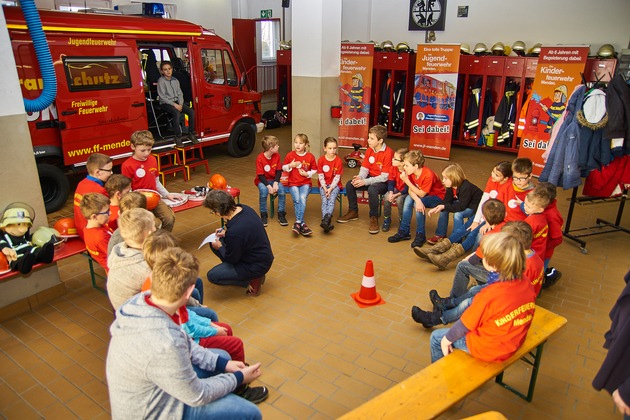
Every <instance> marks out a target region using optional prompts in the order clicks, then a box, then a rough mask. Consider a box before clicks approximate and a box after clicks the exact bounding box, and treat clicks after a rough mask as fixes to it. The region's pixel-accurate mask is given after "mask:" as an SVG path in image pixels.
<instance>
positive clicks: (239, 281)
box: [207, 246, 252, 287]
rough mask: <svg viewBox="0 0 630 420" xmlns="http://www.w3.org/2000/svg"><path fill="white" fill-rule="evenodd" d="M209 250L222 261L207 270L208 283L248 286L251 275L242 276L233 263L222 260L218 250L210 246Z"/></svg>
mask: <svg viewBox="0 0 630 420" xmlns="http://www.w3.org/2000/svg"><path fill="white" fill-rule="evenodd" d="M210 250H212V252H213V253H214V255H216V256H217V257H219V259H220V260H221V261H222V262H221V264H219V265H215V266H214V267H212V268H211V269H210V270H209V271H208V274H207V277H208V281H209V282H210V283H214V284H218V285H219V286H241V287H247V286H249V283H250V282H251V281H252V278H251V277H248V278H242V277H241V276H240V275H239V274H238V272H237V271H236V267H235V266H234V264H232V263H229V262H225V261H223V256H222V254H221V252H220V251H217V250H216V249H214V248H212V246H211V247H210Z"/></svg>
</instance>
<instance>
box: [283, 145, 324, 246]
mask: <svg viewBox="0 0 630 420" xmlns="http://www.w3.org/2000/svg"><path fill="white" fill-rule="evenodd" d="M309 147H310V142H309V141H308V136H307V135H306V134H298V135H297V136H295V139H293V150H292V151H290V152H289V153H287V156H286V157H285V158H284V165H283V166H282V169H283V170H284V171H286V172H288V173H289V180H288V186H289V192H290V193H291V198H293V208H294V209H295V223H294V224H293V229H292V230H293V232H295V233H297V234H300V235H302V236H310V235H312V234H313V231H312V230H311V229H310V228H309V227H308V226H307V225H306V223H304V212H305V211H306V200H307V198H308V195H309V194H310V192H311V177H312V176H313V175H315V173H316V172H317V162H316V161H315V156H313V154H312V153H311V152H309V151H308V150H309Z"/></svg>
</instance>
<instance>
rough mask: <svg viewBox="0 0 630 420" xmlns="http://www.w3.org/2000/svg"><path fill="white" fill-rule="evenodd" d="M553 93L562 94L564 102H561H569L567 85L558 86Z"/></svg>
mask: <svg viewBox="0 0 630 420" xmlns="http://www.w3.org/2000/svg"><path fill="white" fill-rule="evenodd" d="M553 91H554V92H560V93H562V100H561V101H562V102H563V103H564V102H566V101H567V95H568V94H569V91H568V90H567V87H566V85H560V86H557V87H556V88H555V89H554V90H553Z"/></svg>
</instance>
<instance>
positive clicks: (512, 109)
mask: <svg viewBox="0 0 630 420" xmlns="http://www.w3.org/2000/svg"><path fill="white" fill-rule="evenodd" d="M519 90H520V85H519V84H518V83H517V82H515V81H509V82H508V84H507V85H506V86H505V92H504V93H503V97H502V98H501V102H499V107H498V108H497V113H496V115H495V116H494V131H495V139H496V141H497V142H498V143H499V145H501V146H505V147H512V139H513V138H514V123H515V122H516V103H517V98H518V92H519Z"/></svg>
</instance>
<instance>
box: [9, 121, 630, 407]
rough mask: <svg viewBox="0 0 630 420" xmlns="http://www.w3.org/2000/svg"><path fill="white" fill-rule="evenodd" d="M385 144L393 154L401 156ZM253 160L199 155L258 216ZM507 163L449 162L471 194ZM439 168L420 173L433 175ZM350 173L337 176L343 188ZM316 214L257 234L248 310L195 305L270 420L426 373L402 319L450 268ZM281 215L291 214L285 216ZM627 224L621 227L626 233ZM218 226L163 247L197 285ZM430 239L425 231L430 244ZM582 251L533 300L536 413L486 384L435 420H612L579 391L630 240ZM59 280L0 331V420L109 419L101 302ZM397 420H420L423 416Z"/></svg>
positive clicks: (67, 274)
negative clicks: (231, 336) (298, 232)
mask: <svg viewBox="0 0 630 420" xmlns="http://www.w3.org/2000/svg"><path fill="white" fill-rule="evenodd" d="M268 133H269V134H275V135H277V136H278V137H280V138H281V153H283V154H284V153H286V152H287V151H288V149H289V147H290V141H291V138H290V133H291V132H290V128H281V129H277V130H274V131H269V132H268ZM389 144H390V145H391V146H392V147H394V148H397V147H402V146H404V145H405V144H406V142H405V141H403V140H392V141H390V142H389ZM256 153H258V150H256ZM256 153H254V154H252V155H251V156H249V157H246V158H242V159H233V158H230V157H229V156H228V155H227V153H226V150H225V147H224V146H217V147H214V148H210V149H208V150H207V156H210V165H211V171H212V172H213V173H214V172H220V173H221V174H223V175H224V176H225V177H226V178H227V179H228V181H229V183H230V184H231V185H232V186H236V187H238V188H240V189H241V202H242V203H246V204H249V205H251V206H253V207H254V208H256V209H257V208H258V203H257V199H258V197H257V190H256V188H254V186H253V182H252V181H253V178H254V159H255V156H256ZM345 153H347V150H342V151H341V155H344V154H345ZM512 158H513V156H512V155H503V154H497V153H491V152H485V151H480V150H469V149H459V148H456V149H454V150H453V151H452V161H454V162H458V163H460V164H462V166H463V167H464V169H465V170H466V172H467V174H468V176H469V178H470V179H472V180H473V181H474V182H476V183H477V184H478V185H481V186H482V187H483V185H484V184H485V181H486V179H487V176H488V175H489V173H490V170H491V168H492V166H493V164H494V163H496V162H497V161H499V160H503V159H512ZM444 165H445V162H443V161H438V160H428V166H429V167H431V168H433V169H434V170H440V168H442V167H443V166H444ZM356 171H357V170H356V169H355V170H349V169H346V173H345V174H344V177H343V179H344V180H347V179H348V178H349V177H350V176H351V175H353V174H354V173H355V172H356ZM207 178H208V176H207V175H206V174H205V173H202V171H201V170H200V169H199V168H198V169H197V171H196V173H195V174H194V176H193V179H192V180H191V181H190V182H187V183H183V182H182V181H181V175H180V178H177V179H171V180H169V181H168V182H167V187H168V188H169V189H170V190H171V191H178V190H183V189H185V188H190V187H191V186H194V185H202V184H205V182H206V181H207ZM568 196H569V195H568V192H561V193H560V203H559V207H560V210H561V212H562V213H563V214H565V215H566V212H567V208H568V203H567V201H566V198H567V197H568ZM288 201H290V200H288ZM319 205H320V200H319V198H318V197H316V196H311V197H310V198H309V202H308V209H307V213H306V220H307V222H308V223H309V225H310V226H311V227H313V228H314V230H315V234H314V235H313V236H312V237H310V238H303V237H296V236H295V235H294V234H293V233H292V232H291V231H290V227H281V226H280V225H279V224H278V223H276V220H275V219H273V220H270V224H269V227H268V228H267V232H268V233H269V236H270V238H271V242H272V245H273V249H274V253H275V255H276V260H275V263H274V265H273V267H272V269H271V272H270V273H269V275H268V276H267V282H266V284H265V286H264V288H263V293H262V295H261V296H260V297H258V298H250V297H247V296H245V294H244V290H243V289H240V288H236V287H223V288H221V287H216V286H212V285H210V284H206V292H205V294H206V296H205V297H206V303H207V304H208V305H209V306H211V307H212V308H214V309H215V310H217V311H218V312H219V315H220V317H221V320H222V321H225V322H229V323H230V324H231V325H232V326H233V328H234V331H235V332H236V334H237V335H239V336H240V337H241V338H242V339H243V340H244V342H245V344H246V353H247V359H248V361H249V362H254V361H261V362H262V363H263V375H262V377H261V378H260V383H262V384H265V385H266V386H268V387H269V388H270V397H269V399H268V400H267V402H265V403H263V404H261V406H260V407H261V409H262V411H263V414H264V416H265V417H266V418H269V419H290V418H300V419H302V418H313V419H320V418H334V417H338V416H339V415H341V414H344V413H346V412H348V411H349V410H351V409H352V408H354V407H357V406H358V405H360V404H361V403H363V402H365V401H367V400H369V399H370V398H372V397H374V396H376V395H377V394H379V393H380V392H381V391H383V390H385V389H387V388H389V387H390V386H392V385H393V384H394V383H397V382H399V381H401V380H403V379H405V378H407V377H408V376H410V375H411V374H413V373H415V372H417V371H418V370H420V369H422V368H423V367H424V366H426V365H427V364H428V363H429V348H428V340H429V334H430V332H429V331H426V330H424V329H423V328H422V327H421V326H419V325H418V324H415V323H414V322H413V321H412V320H411V318H410V316H409V314H410V307H411V305H413V304H419V305H420V306H421V307H423V308H425V307H428V306H429V304H430V302H429V298H428V295H427V292H428V291H429V290H430V289H431V288H437V289H438V290H439V291H440V292H443V293H446V292H448V290H449V289H450V284H451V279H452V276H453V269H452V268H451V269H449V270H446V271H442V272H440V271H437V270H436V269H434V268H433V267H432V266H430V265H429V264H428V263H425V262H423V261H420V260H419V259H418V258H417V257H416V256H415V255H414V254H413V252H411V249H410V248H409V242H403V243H398V244H389V243H388V242H387V236H388V235H387V234H384V233H380V234H378V235H370V234H369V233H368V231H367V227H368V220H367V207H366V206H361V207H360V215H361V219H360V220H359V221H356V222H352V223H348V224H345V225H339V224H336V228H335V230H334V231H333V232H331V233H330V234H328V235H325V234H323V233H322V232H321V230H320V229H319V227H318V225H319V218H320V210H319ZM616 208H617V207H616V206H615V205H611V204H603V205H599V206H588V207H580V208H578V209H577V211H576V214H575V218H574V222H573V223H574V225H573V226H574V227H580V226H590V225H592V224H593V222H594V220H595V218H596V217H603V218H606V219H609V220H614V216H615V214H616ZM344 209H347V203H346V202H344ZM288 213H289V215H292V214H293V210H292V204H288ZM628 213H629V212H628V211H627V212H626V214H625V216H624V218H623V222H622V223H623V224H624V225H625V226H626V227H628V226H630V216H629V214H628ZM69 214H71V202H70V201H69V202H68V205H67V206H66V208H65V209H64V210H63V211H61V212H58V213H55V214H53V215H50V221H51V222H53V221H54V220H56V219H57V218H59V217H61V216H62V215H69ZM218 225H219V220H218V219H217V218H215V217H213V216H211V215H210V214H209V212H208V211H207V210H204V209H203V208H198V209H194V210H190V211H186V212H183V213H179V214H178V215H177V223H176V226H175V234H176V235H177V236H178V237H179V239H180V240H181V243H182V245H183V246H184V247H185V248H186V249H188V250H191V251H193V252H194V253H195V255H197V256H198V257H199V258H200V259H201V261H202V273H205V271H206V270H208V269H210V268H211V267H212V266H213V265H214V264H215V263H216V259H215V257H214V256H213V255H212V254H211V253H210V252H209V251H208V250H207V249H203V250H197V246H198V245H199V243H200V241H201V240H202V239H203V238H204V237H205V236H206V235H207V234H209V233H210V232H211V231H213V230H214V229H215V228H216V227H217V226H218ZM434 226H435V220H431V221H430V222H429V223H428V231H429V232H431V231H432V229H433V228H434ZM587 242H588V244H587V248H588V250H589V254H588V255H583V254H582V253H580V251H579V249H578V247H577V246H576V245H575V244H574V243H573V242H565V243H564V244H563V245H561V246H560V248H559V249H558V250H557V252H556V255H555V257H554V259H553V265H555V266H556V267H557V268H559V269H560V270H561V271H562V272H563V273H564V276H563V278H562V280H561V281H560V282H559V283H558V284H557V285H556V286H555V287H554V288H553V289H551V290H549V291H545V292H544V293H543V295H542V297H541V298H540V300H539V304H540V305H541V306H543V307H545V308H548V309H550V310H552V311H555V312H557V313H559V314H562V315H563V316H565V317H567V318H568V320H569V322H568V324H567V326H566V327H565V328H564V329H563V330H562V331H561V332H560V333H559V334H557V335H556V336H554V337H553V338H552V339H551V340H550V341H549V343H548V344H547V346H546V347H545V356H544V358H543V362H542V372H541V374H540V375H539V377H538V385H537V389H536V395H535V398H534V401H533V402H532V403H526V402H524V401H523V400H521V399H520V398H518V397H516V396H515V395H513V394H511V393H510V392H508V391H506V390H505V389H503V388H501V387H500V386H498V385H496V384H494V383H493V382H489V383H487V384H486V385H485V386H483V387H482V388H481V389H480V390H479V391H477V392H475V393H473V394H472V395H471V396H470V397H468V398H467V399H466V400H464V401H463V402H462V403H460V404H457V405H456V406H455V407H454V408H453V409H452V410H450V411H448V412H447V413H446V414H445V415H444V418H462V417H466V416H469V415H473V414H477V413H481V412H485V411H489V410H497V411H500V412H501V413H503V414H504V415H505V416H507V417H508V418H510V419H538V418H597V419H603V418H619V415H618V414H616V413H615V411H614V404H613V403H612V400H611V398H610V397H609V396H608V395H606V394H604V393H598V392H595V391H594V390H593V389H592V388H591V385H590V384H591V380H592V378H593V376H594V374H595V372H596V371H597V369H598V367H599V365H600V363H601V361H602V359H603V357H604V354H605V353H604V351H603V350H602V348H601V345H602V342H603V338H602V336H603V333H604V332H605V331H606V329H607V327H608V326H609V321H608V318H607V314H608V312H609V310H610V308H611V307H612V305H613V303H614V301H615V299H616V298H617V296H618V294H619V292H620V291H621V289H622V286H623V280H622V278H623V275H624V274H625V273H626V271H627V270H628V268H629V266H630V252H629V251H630V237H629V236H628V235H625V234H623V233H613V234H609V235H602V236H595V237H591V238H587ZM368 259H371V260H373V261H374V267H375V271H376V284H377V289H378V292H379V293H380V294H381V295H382V297H383V298H384V299H385V300H386V302H387V303H386V304H385V305H381V306H376V307H372V308H368V309H359V308H358V307H357V305H356V304H355V303H354V302H353V300H352V299H351V298H350V296H349V295H350V293H354V292H356V291H358V289H359V286H360V283H361V278H362V275H363V269H364V266H365V261H366V260H368ZM59 270H60V273H61V277H62V279H63V281H64V282H65V284H66V287H67V291H68V293H67V294H66V295H65V296H63V297H61V298H58V299H56V300H54V301H51V302H49V303H47V304H44V305H42V306H41V307H40V308H39V309H38V310H37V311H35V312H30V313H26V314H24V315H21V316H19V317H17V318H14V319H11V320H9V321H5V322H3V323H1V324H0V413H1V417H4V418H8V419H12V418H19V419H20V420H26V419H30V418H47V419H53V418H63V419H68V418H73V417H79V418H108V417H109V400H108V393H107V384H106V382H105V374H104V373H105V363H104V360H105V357H106V353H107V344H108V339H109V331H108V327H109V325H110V323H111V322H112V317H113V315H112V311H111V309H110V307H109V302H108V300H107V298H106V297H105V296H104V295H103V294H101V293H100V292H98V291H96V290H94V289H92V288H91V287H90V280H89V276H88V273H87V264H86V261H85V259H84V258H82V257H80V256H76V257H72V258H70V259H68V260H65V261H63V262H61V263H60V264H59ZM26 281H28V280H26ZM526 374H527V369H526V367H525V365H523V366H521V364H518V365H517V366H515V367H513V368H510V369H509V370H508V372H507V373H506V377H507V379H508V380H509V379H511V380H512V381H515V382H516V383H517V384H521V385H524V384H525V377H526ZM409 417H410V418H419V417H422V413H410V415H409Z"/></svg>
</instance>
